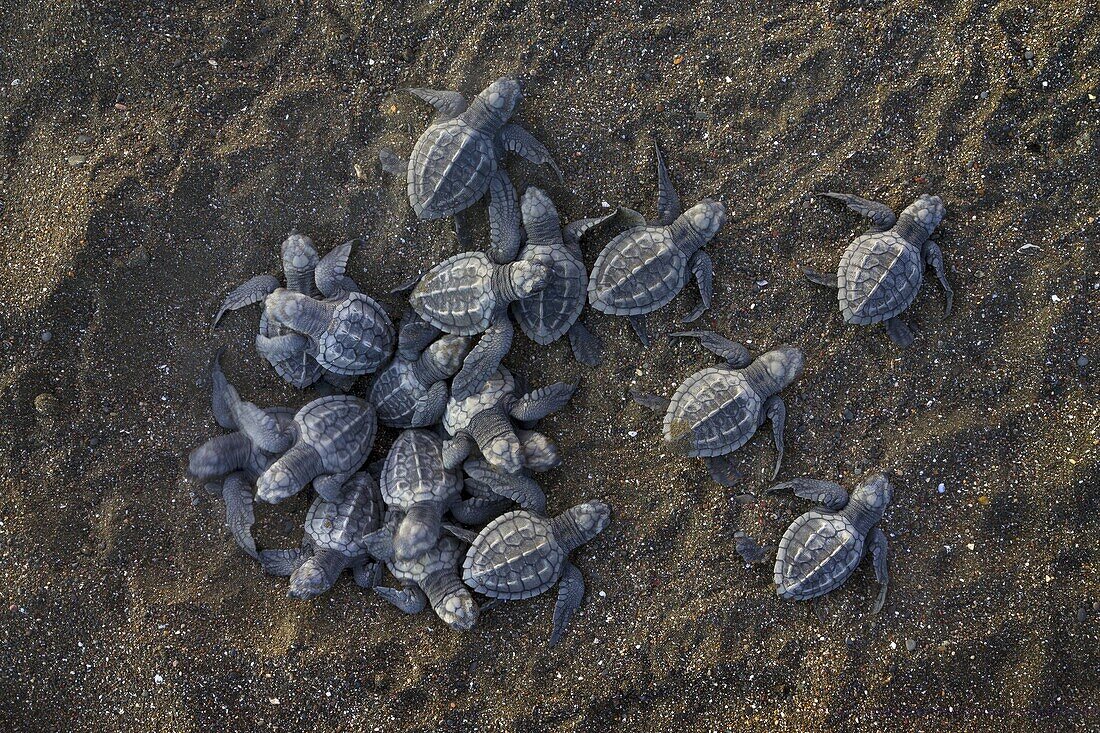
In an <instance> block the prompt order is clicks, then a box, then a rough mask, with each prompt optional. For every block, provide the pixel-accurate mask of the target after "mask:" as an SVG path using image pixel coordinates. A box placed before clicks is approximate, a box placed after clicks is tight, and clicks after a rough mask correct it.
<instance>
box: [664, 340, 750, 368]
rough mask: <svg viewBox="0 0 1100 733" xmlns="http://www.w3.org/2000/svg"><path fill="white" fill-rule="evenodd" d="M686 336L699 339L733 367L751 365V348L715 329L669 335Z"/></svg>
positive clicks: (704, 346)
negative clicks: (716, 331)
mask: <svg viewBox="0 0 1100 733" xmlns="http://www.w3.org/2000/svg"><path fill="white" fill-rule="evenodd" d="M673 336H685V337H688V338H694V339H698V340H699V345H700V346H702V347H703V348H704V349H706V350H707V351H709V352H710V353H712V354H714V355H716V356H718V357H721V358H722V359H724V360H725V362H726V363H727V364H729V366H730V368H732V369H742V368H744V367H746V366H748V365H749V363H750V362H751V361H752V356H750V355H749V350H748V349H746V348H745V347H744V346H742V345H741V344H739V343H737V342H736V341H730V340H729V339H728V338H726V337H725V336H722V335H720V334H717V333H715V332H714V331H677V332H676V333H670V334H669V337H670V338H671V337H673Z"/></svg>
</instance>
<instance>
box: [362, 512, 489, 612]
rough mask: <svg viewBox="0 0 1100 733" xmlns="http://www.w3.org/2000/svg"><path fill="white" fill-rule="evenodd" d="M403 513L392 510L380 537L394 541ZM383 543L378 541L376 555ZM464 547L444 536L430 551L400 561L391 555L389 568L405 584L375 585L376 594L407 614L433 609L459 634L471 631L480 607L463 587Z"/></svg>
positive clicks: (376, 534)
mask: <svg viewBox="0 0 1100 733" xmlns="http://www.w3.org/2000/svg"><path fill="white" fill-rule="evenodd" d="M400 517H401V513H400V512H396V511H391V512H389V513H387V515H386V523H385V525H383V527H382V529H380V530H379V531H378V532H376V533H375V537H376V538H379V537H381V538H385V537H386V536H388V537H390V538H392V537H393V535H394V534H395V533H396V531H397V527H398V525H399V523H400ZM382 542H384V539H383V540H382V541H381V542H380V541H378V540H377V539H376V541H375V543H374V545H373V547H374V548H375V549H372V552H375V553H381V554H382V555H383V556H385V555H386V554H387V553H386V552H385V551H384V550H379V549H377V548H378V547H379V546H380V545H381V544H382ZM463 553H464V549H463V545H462V544H461V543H460V542H459V541H458V540H456V539H455V538H454V537H451V536H449V535H444V536H442V537H440V538H439V540H438V541H437V542H436V544H435V545H434V546H433V547H432V548H431V549H430V550H428V551H427V552H425V553H424V554H422V555H419V556H417V557H413V558H409V559H405V560H400V559H398V558H397V557H396V556H394V555H393V554H392V552H390V553H389V554H388V559H387V560H386V567H387V568H388V569H389V571H390V573H391V574H393V577H394V578H396V579H397V580H398V581H399V582H400V583H401V586H402V587H401V589H400V590H397V589H396V588H387V587H384V586H375V588H374V592H375V593H377V594H378V595H379V596H381V597H382V598H384V599H385V600H386V601H388V602H389V603H391V604H393V605H394V606H396V607H397V608H398V609H400V610H401V611H402V612H403V613H408V614H415V613H420V612H421V611H423V610H424V609H425V608H426V607H427V606H429V605H430V606H431V607H432V610H433V611H435V614H436V615H437V616H439V618H440V619H442V620H443V622H444V623H445V624H447V625H448V626H450V627H451V628H452V629H454V630H455V631H469V630H470V629H472V628H473V627H474V624H476V623H477V618H478V607H477V603H476V602H475V601H474V597H473V596H472V595H470V591H469V589H467V588H466V586H464V585H463V584H462V579H461V578H460V577H459V570H458V565H459V563H460V562H461V561H462V556H463Z"/></svg>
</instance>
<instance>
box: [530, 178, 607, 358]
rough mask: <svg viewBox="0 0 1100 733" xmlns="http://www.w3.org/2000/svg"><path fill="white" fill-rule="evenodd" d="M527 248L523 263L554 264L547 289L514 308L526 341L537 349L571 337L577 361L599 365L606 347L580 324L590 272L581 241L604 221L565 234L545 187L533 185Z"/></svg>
mask: <svg viewBox="0 0 1100 733" xmlns="http://www.w3.org/2000/svg"><path fill="white" fill-rule="evenodd" d="M520 211H521V213H522V215H523V228H524V231H526V232H527V244H526V245H524V247H523V249H522V250H521V252H520V259H521V260H536V259H537V260H540V261H544V262H549V263H550V278H549V282H548V283H547V285H546V287H545V288H543V289H542V290H540V291H538V292H537V293H534V294H532V295H530V296H529V297H526V298H521V299H520V300H516V301H514V302H513V303H512V309H511V310H512V316H513V317H514V318H515V319H516V323H518V324H519V327H520V329H522V330H523V332H524V333H525V334H527V337H528V338H530V339H531V340H532V341H534V342H535V343H537V344H540V345H543V346H545V345H546V344H549V343H552V342H554V341H557V340H558V339H559V338H561V337H562V336H565V335H567V334H568V336H569V345H570V346H571V347H572V349H573V355H574V356H575V357H576V359H577V361H579V362H581V363H582V364H584V365H586V366H590V367H595V366H599V364H600V361H601V359H602V351H603V345H602V344H601V343H600V341H599V339H598V338H596V337H595V336H594V335H592V333H591V332H590V331H589V330H588V329H587V328H586V327H585V325H584V323H583V322H581V321H580V320H579V319H580V315H581V311H582V310H583V309H584V303H585V297H586V293H587V291H588V271H587V270H586V269H585V266H584V262H583V261H582V260H581V248H580V238H581V236H582V235H583V234H584V233H585V231H587V230H588V229H590V228H591V227H593V226H596V225H598V224H600V223H602V222H603V221H605V220H607V219H608V218H609V217H611V216H615V215H614V214H609V215H608V216H605V217H599V218H590V219H581V220H579V221H575V222H572V223H571V224H569V225H567V226H566V227H565V229H564V230H563V229H562V226H561V220H560V218H559V217H558V210H557V209H556V208H555V207H554V202H553V201H551V200H550V197H549V196H548V195H547V194H546V192H545V191H543V190H542V189H540V188H536V187H534V186H531V187H530V188H528V189H527V190H526V191H525V192H524V194H523V199H522V201H521V203H520Z"/></svg>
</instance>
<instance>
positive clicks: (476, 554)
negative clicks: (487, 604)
mask: <svg viewBox="0 0 1100 733" xmlns="http://www.w3.org/2000/svg"><path fill="white" fill-rule="evenodd" d="M610 519H611V509H610V508H609V507H608V506H607V505H606V504H604V503H603V502H600V501H590V502H586V503H584V504H579V505H577V506H575V507H573V508H572V509H569V510H567V511H565V512H563V513H562V514H560V515H558V516H556V517H554V518H553V519H550V518H547V517H543V516H541V515H539V514H535V513H533V512H529V511H526V510H522V509H519V510H516V511H512V512H508V513H507V514H504V515H502V516H500V517H497V518H496V519H494V520H493V521H492V522H490V523H489V525H488V526H487V527H485V529H483V530H481V532H480V533H478V534H477V535H476V536H475V535H474V534H473V533H472V532H468V531H465V530H459V529H457V528H454V529H452V528H450V527H449V528H448V529H451V530H452V531H453V532H455V533H456V534H460V535H462V538H463V539H467V541H469V542H470V550H469V552H467V553H466V560H465V561H464V562H463V564H462V579H463V580H464V581H465V582H466V584H467V585H469V586H470V587H471V588H473V589H474V590H475V591H477V592H478V593H482V594H484V595H487V596H489V597H490V598H499V599H501V600H505V601H513V600H520V599H523V598H531V597H532V596H537V595H539V594H540V593H543V592H545V591H547V590H549V589H550V588H552V587H553V586H554V585H555V584H556V585H558V600H557V602H556V603H555V604H554V630H553V632H552V633H551V634H550V645H551V646H553V645H554V644H556V643H557V642H558V639H559V638H561V635H562V632H564V631H565V627H566V626H567V625H568V624H569V620H570V619H571V618H572V616H573V613H574V612H575V611H576V610H577V608H578V607H580V605H581V599H582V598H583V597H584V578H583V576H581V572H580V571H579V570H577V568H576V567H575V566H573V565H572V564H571V563H570V562H569V553H571V552H572V551H573V550H575V549H577V548H578V547H580V546H581V545H583V544H584V543H586V542H588V541H589V540H591V539H592V538H593V537H595V536H596V535H598V534H599V533H600V532H602V531H603V529H604V527H606V526H607V523H608V521H609V520H610Z"/></svg>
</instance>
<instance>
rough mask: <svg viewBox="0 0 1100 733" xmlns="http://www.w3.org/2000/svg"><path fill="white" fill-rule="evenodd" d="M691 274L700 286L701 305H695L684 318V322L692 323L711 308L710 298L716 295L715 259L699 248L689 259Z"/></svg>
mask: <svg viewBox="0 0 1100 733" xmlns="http://www.w3.org/2000/svg"><path fill="white" fill-rule="evenodd" d="M688 267H690V268H691V274H692V276H694V277H695V282H696V284H697V285H698V286H699V305H697V306H695V308H693V309H692V311H691V313H689V314H688V315H687V316H686V317H685V318H684V321H683V322H684V323H691V322H693V321H696V320H698V319H699V316H701V315H703V314H704V313H706V312H707V309H708V308H710V300H711V298H712V297H713V295H714V261H713V260H711V258H710V255H708V254H707V253H706V252H704V251H703V250H698V251H697V252H696V253H695V254H693V255H692V256H691V259H690V260H689V261H688Z"/></svg>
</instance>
